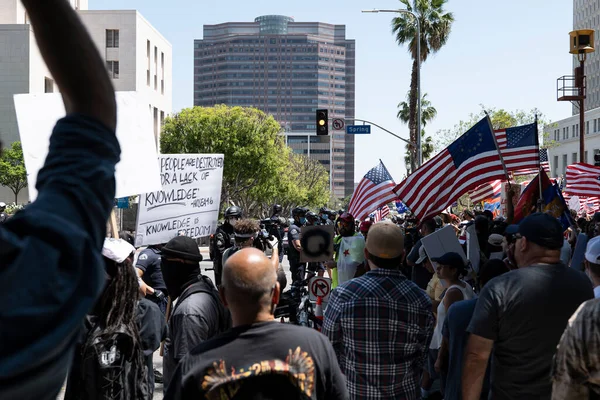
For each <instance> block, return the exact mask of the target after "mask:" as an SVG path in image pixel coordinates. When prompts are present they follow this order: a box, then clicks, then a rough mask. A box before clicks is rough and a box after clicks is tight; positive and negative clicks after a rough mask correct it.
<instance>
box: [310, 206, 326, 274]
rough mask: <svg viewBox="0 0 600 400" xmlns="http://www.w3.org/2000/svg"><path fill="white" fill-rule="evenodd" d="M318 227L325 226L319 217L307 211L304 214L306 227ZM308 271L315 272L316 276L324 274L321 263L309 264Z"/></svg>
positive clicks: (323, 267)
mask: <svg viewBox="0 0 600 400" xmlns="http://www.w3.org/2000/svg"><path fill="white" fill-rule="evenodd" d="M318 225H327V224H325V223H322V220H321V219H320V218H319V216H318V215H317V214H316V213H314V212H312V211H308V212H307V213H306V226H318ZM306 268H307V269H308V270H309V271H312V272H315V273H316V274H317V275H318V276H323V275H324V273H325V266H324V265H323V263H321V262H309V263H308V264H307V266H306Z"/></svg>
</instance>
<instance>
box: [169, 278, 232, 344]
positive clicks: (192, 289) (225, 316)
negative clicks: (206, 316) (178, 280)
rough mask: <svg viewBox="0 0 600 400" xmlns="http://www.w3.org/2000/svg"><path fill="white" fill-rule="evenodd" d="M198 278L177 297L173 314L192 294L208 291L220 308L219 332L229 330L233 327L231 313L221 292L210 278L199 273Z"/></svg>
mask: <svg viewBox="0 0 600 400" xmlns="http://www.w3.org/2000/svg"><path fill="white" fill-rule="evenodd" d="M198 278H199V281H198V282H196V283H193V284H191V285H190V286H188V287H187V288H186V289H185V290H184V291H183V293H181V295H179V298H178V299H177V304H176V305H175V307H174V308H173V312H172V313H171V315H173V314H174V313H175V310H177V307H178V306H179V305H180V304H182V303H183V301H184V300H185V299H187V298H188V297H190V296H191V295H193V294H196V293H207V294H209V295H210V296H211V297H212V299H213V301H214V302H215V304H216V305H217V308H218V310H219V330H218V332H217V333H222V332H225V331H227V330H229V329H230V328H231V314H230V313H229V310H228V309H227V308H225V306H224V305H223V302H222V301H221V299H220V298H219V292H218V291H217V289H216V288H215V285H214V284H213V283H212V281H211V280H210V278H208V277H206V276H204V275H199V276H198Z"/></svg>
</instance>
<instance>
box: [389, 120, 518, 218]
mask: <svg viewBox="0 0 600 400" xmlns="http://www.w3.org/2000/svg"><path fill="white" fill-rule="evenodd" d="M496 179H507V177H506V175H505V173H504V169H503V167H502V161H501V158H500V153H499V152H498V148H497V146H496V141H495V137H494V133H493V132H492V126H491V124H490V121H489V119H488V118H487V117H486V118H484V119H482V120H481V121H479V122H478V123H477V124H475V126H473V127H472V128H471V129H469V130H468V131H467V132H466V133H465V134H463V135H462V136H461V137H459V138H458V139H456V141H454V143H452V144H451V145H450V146H448V147H447V148H446V149H444V150H442V151H441V152H440V153H439V154H437V155H436V156H435V157H433V158H432V159H431V160H429V161H428V162H427V163H425V164H424V165H423V166H422V167H421V168H419V169H417V170H416V171H415V172H414V173H413V174H411V175H410V176H409V177H408V178H407V179H405V180H404V181H403V182H402V183H400V184H399V185H398V186H396V188H395V189H394V192H396V194H397V195H398V197H399V198H400V199H401V200H402V202H403V203H404V204H406V205H407V206H408V208H410V210H411V211H412V212H413V213H414V214H415V216H416V217H417V218H418V219H420V220H421V221H422V220H424V219H425V218H428V217H434V216H436V215H437V214H438V213H440V212H441V211H443V210H444V209H445V208H446V207H448V206H449V205H451V204H452V203H453V202H455V201H456V200H457V199H458V198H459V197H460V196H461V195H463V194H464V193H466V192H468V191H469V190H470V189H472V188H476V187H478V186H479V185H482V184H484V183H486V182H490V181H493V180H496Z"/></svg>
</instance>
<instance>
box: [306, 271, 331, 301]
mask: <svg viewBox="0 0 600 400" xmlns="http://www.w3.org/2000/svg"><path fill="white" fill-rule="evenodd" d="M308 288H309V295H308V297H309V298H310V300H311V301H317V297H319V296H320V297H322V298H323V302H324V303H327V301H329V294H330V293H331V279H329V278H324V277H321V276H314V277H312V278H311V280H310V281H308Z"/></svg>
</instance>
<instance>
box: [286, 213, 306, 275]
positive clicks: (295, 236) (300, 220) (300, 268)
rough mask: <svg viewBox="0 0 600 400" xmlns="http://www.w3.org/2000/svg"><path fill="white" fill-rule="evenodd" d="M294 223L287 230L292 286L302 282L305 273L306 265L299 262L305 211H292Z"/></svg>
mask: <svg viewBox="0 0 600 400" xmlns="http://www.w3.org/2000/svg"><path fill="white" fill-rule="evenodd" d="M292 218H294V223H293V224H291V225H290V228H289V230H288V244H289V246H288V261H289V262H290V273H291V274H292V284H293V283H296V282H302V281H303V280H304V274H305V272H306V263H301V262H300V252H301V251H302V246H301V245H300V229H301V228H302V227H303V226H304V225H305V224H306V209H305V208H303V207H296V208H294V209H293V210H292Z"/></svg>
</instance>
